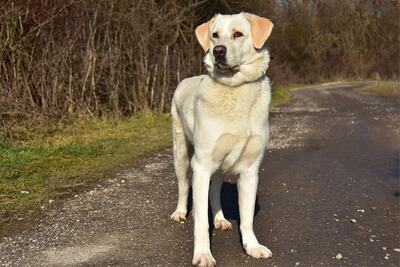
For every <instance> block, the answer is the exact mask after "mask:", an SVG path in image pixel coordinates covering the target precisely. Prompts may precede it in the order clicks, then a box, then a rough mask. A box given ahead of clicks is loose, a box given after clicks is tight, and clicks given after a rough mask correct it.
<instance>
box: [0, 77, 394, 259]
mask: <svg viewBox="0 0 400 267" xmlns="http://www.w3.org/2000/svg"><path fill="white" fill-rule="evenodd" d="M358 86H359V85H346V84H339V85H327V86H323V87H317V88H306V89H300V90H296V91H295V92H294V97H293V99H292V101H291V102H290V103H289V104H288V105H287V106H286V107H282V108H279V109H274V110H273V111H272V112H271V132H272V134H271V144H270V148H269V150H268V153H267V154H266V158H265V160H264V162H263V165H262V168H261V172H260V176H261V179H260V185H259V193H258V200H257V214H256V217H255V230H256V233H257V234H258V237H259V240H260V242H262V243H263V244H266V245H267V246H268V247H269V248H270V249H271V250H272V252H273V258H271V259H268V260H255V259H252V258H250V257H248V256H246V254H245V253H244V252H243V249H242V247H241V245H240V238H239V233H238V227H237V217H238V212H237V204H236V202H237V190H236V186H235V184H234V182H235V181H234V178H233V177H228V178H227V182H226V183H225V184H224V186H223V189H222V191H223V197H222V205H223V208H224V211H225V213H226V215H227V216H228V218H230V219H231V220H232V221H233V225H234V229H233V231H230V232H220V231H213V233H212V236H213V237H212V252H213V255H214V257H215V258H216V260H217V264H218V266H295V265H299V266H310V265H313V266H316V265H325V266H326V265H328V266H339V265H341V266H349V265H356V266H357V265H358V266H367V265H368V266H398V265H399V262H400V253H399V252H398V251H394V250H393V249H395V248H397V249H398V248H400V239H399V238H400V229H399V225H400V224H399V223H400V207H399V151H400V147H399V146H400V110H399V102H397V103H396V101H395V100H393V99H385V98H381V97H376V96H370V95H363V94H359V93H357V87H358ZM176 191H177V188H176V181H175V176H174V174H173V168H172V157H171V152H170V150H168V151H165V152H162V153H159V154H156V155H152V156H151V157H149V158H146V159H144V160H143V161H142V162H141V163H139V164H138V165H137V166H134V167H132V166H124V167H121V169H120V170H119V171H118V173H110V174H109V175H108V176H107V177H106V178H105V179H104V180H103V181H102V182H101V183H100V184H98V185H97V186H96V187H95V188H93V189H92V190H91V191H88V192H85V193H81V194H78V195H76V196H75V197H72V198H70V199H67V200H65V201H64V202H63V203H61V204H58V205H54V204H49V205H47V206H44V207H43V214H42V216H41V217H40V219H38V221H37V222H36V223H35V224H33V225H32V226H26V225H25V226H24V227H18V226H16V227H14V230H13V231H11V232H10V231H7V232H4V231H3V232H2V233H1V234H2V235H1V239H0V265H10V266H107V265H110V266H142V265H147V266H188V265H189V264H190V261H191V256H192V255H191V253H192V248H193V241H192V238H193V237H192V229H193V221H192V219H189V220H188V221H187V222H186V223H185V224H176V223H172V222H170V221H169V215H170V213H171V212H172V211H173V210H174V207H175V201H176ZM352 219H354V221H353V222H352V221H351V220H352ZM25 221H27V220H25ZM339 253H340V254H341V255H342V258H341V259H336V255H337V254H339Z"/></svg>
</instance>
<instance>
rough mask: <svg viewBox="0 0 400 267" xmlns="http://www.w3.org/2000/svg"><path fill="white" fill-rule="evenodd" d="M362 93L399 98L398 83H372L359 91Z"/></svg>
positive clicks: (399, 89)
mask: <svg viewBox="0 0 400 267" xmlns="http://www.w3.org/2000/svg"><path fill="white" fill-rule="evenodd" d="M360 91H361V92H364V93H369V94H375V95H382V96H387V97H400V82H392V81H382V82H374V83H372V84H371V85H368V86H367V87H364V88H362V89H361V90H360Z"/></svg>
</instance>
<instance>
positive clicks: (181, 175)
mask: <svg viewBox="0 0 400 267" xmlns="http://www.w3.org/2000/svg"><path fill="white" fill-rule="evenodd" d="M171 114H172V135H173V150H174V166H175V173H176V177H177V178H178V204H177V206H176V210H175V212H174V213H172V215H171V220H173V221H176V222H181V221H185V220H186V213H187V200H188V194H189V181H188V177H187V170H188V167H189V155H188V144H187V142H186V139H185V135H184V133H183V129H182V123H181V120H180V118H179V115H178V113H177V111H176V108H175V106H174V105H173V106H172V109H171Z"/></svg>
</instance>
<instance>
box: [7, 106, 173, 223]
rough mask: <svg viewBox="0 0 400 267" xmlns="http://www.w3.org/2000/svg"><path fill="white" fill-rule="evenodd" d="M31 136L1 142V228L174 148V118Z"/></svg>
mask: <svg viewBox="0 0 400 267" xmlns="http://www.w3.org/2000/svg"><path fill="white" fill-rule="evenodd" d="M26 132H27V133H29V134H26V135H25V137H24V138H21V139H19V140H14V141H13V143H8V142H6V141H4V140H1V139H0V224H1V223H2V222H5V221H9V220H10V219H11V218H12V217H14V216H17V215H18V214H21V213H22V212H26V211H31V210H37V209H38V207H40V205H42V203H45V202H47V201H48V200H49V199H54V200H57V199H59V198H60V197H62V196H64V195H69V194H71V193H73V192H75V191H76V190H77V189H79V188H82V187H84V186H85V185H88V184H90V183H91V182H93V181H95V180H96V179H98V178H99V177H101V173H103V172H105V171H107V170H110V169H112V168H115V167H116V166H118V165H119V164H121V163H126V162H132V161H134V160H135V159H137V158H138V157H139V156H141V155H143V154H145V153H148V152H152V151H156V150H159V149H161V148H164V147H167V146H170V144H171V130H170V119H169V116H167V115H161V114H152V113H142V114H140V115H138V116H136V117H133V118H129V119H125V120H122V121H118V122H116V121H114V120H112V119H94V120H93V119H92V120H85V121H79V122H76V123H73V124H68V125H63V124H60V125H56V126H52V127H50V128H42V129H26ZM26 192H29V193H26Z"/></svg>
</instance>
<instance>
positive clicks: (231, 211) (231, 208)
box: [187, 182, 260, 240]
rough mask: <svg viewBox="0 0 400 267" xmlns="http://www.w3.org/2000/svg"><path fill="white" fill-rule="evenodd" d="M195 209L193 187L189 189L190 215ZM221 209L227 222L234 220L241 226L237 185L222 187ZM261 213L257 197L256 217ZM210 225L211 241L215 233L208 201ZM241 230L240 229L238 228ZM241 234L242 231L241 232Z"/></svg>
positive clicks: (229, 184)
mask: <svg viewBox="0 0 400 267" xmlns="http://www.w3.org/2000/svg"><path fill="white" fill-rule="evenodd" d="M192 208H193V191H192V187H190V188H189V197H188V206H187V210H188V214H191V213H192ZM221 208H222V212H223V213H224V216H225V218H226V219H227V220H234V221H235V222H236V223H237V225H238V226H239V225H240V213H239V203H238V189H237V185H236V184H233V183H228V182H224V183H223V184H222V187H221ZM259 211H260V204H259V203H258V197H256V203H255V207H254V216H256V215H257V213H258V212H259ZM208 224H209V229H210V230H209V232H210V240H211V237H212V233H213V231H214V219H213V214H212V210H211V204H210V201H208ZM238 230H239V227H238ZM239 234H240V231H239ZM240 238H241V236H240Z"/></svg>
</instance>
